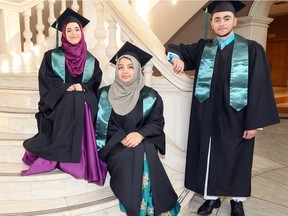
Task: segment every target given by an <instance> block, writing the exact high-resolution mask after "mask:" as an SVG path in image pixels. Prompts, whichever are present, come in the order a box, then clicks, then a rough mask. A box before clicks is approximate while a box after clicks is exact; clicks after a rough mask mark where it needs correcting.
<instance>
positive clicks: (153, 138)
mask: <svg viewBox="0 0 288 216" xmlns="http://www.w3.org/2000/svg"><path fill="white" fill-rule="evenodd" d="M151 57H152V56H151V55H149V54H148V53H146V52H144V51H143V50H141V49H139V48H138V47H136V46H134V45H133V44H131V43H129V42H126V43H125V44H124V45H123V47H122V48H121V49H120V50H119V51H118V52H117V54H116V55H115V56H114V57H113V58H112V60H111V62H112V63H113V64H115V65H116V72H115V80H114V82H113V83H112V84H111V85H109V86H105V87H103V88H101V89H100V90H99V111H98V116H97V123H96V128H97V130H96V137H97V145H98V149H99V156H100V158H101V159H102V160H103V161H105V163H106V164H107V168H108V171H109V173H110V176H111V179H110V186H111V189H112V190H113V192H114V194H115V195H116V197H117V198H118V199H119V201H120V209H121V211H123V212H126V214H127V215H129V216H142V215H143V216H146V215H151V216H152V215H155V216H156V215H171V216H175V215H177V214H178V212H179V211H180V205H179V203H178V202H177V199H178V197H177V194H176V192H175V191H174V189H173V187H172V185H171V183H170V181H169V178H168V176H167V174H166V172H165V170H164V167H163V165H162V163H161V161H160V159H159V156H158V152H159V153H160V154H165V134H164V131H163V127H164V117H163V102H162V99H161V97H160V95H159V94H158V93H157V92H156V91H155V90H154V89H152V88H150V87H147V86H145V85H144V77H143V75H142V72H141V67H142V66H144V65H145V64H146V63H147V62H148V61H149V60H150V58H151Z"/></svg>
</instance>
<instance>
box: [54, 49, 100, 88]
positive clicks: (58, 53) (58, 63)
mask: <svg viewBox="0 0 288 216" xmlns="http://www.w3.org/2000/svg"><path fill="white" fill-rule="evenodd" d="M51 58H52V68H53V70H54V73H55V74H56V75H58V76H59V77H60V78H61V79H62V80H63V83H65V69H66V67H65V54H64V52H63V50H62V49H61V48H56V49H54V50H53V51H52V56H51ZM94 66H95V58H94V57H93V56H92V55H91V53H89V52H87V57H86V62H85V67H84V72H83V76H82V83H87V82H88V81H89V80H90V79H91V77H92V76H93V71H94Z"/></svg>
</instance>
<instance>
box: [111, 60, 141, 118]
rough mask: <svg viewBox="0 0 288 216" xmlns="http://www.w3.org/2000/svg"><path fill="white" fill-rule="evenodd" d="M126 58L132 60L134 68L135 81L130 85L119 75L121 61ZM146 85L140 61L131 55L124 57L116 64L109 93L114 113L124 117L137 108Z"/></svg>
mask: <svg viewBox="0 0 288 216" xmlns="http://www.w3.org/2000/svg"><path fill="white" fill-rule="evenodd" d="M124 57H125V58H127V59H129V60H131V62H132V64H133V67H134V77H133V80H131V81H130V82H128V83H125V82H122V81H121V79H120V78H119V75H118V64H119V61H120V59H122V58H124ZM144 84H145V83H144V77H143V74H142V72H141V65H140V63H139V61H138V60H137V59H136V58H135V57H133V56H131V55H122V56H121V57H120V58H119V59H118V60H117V62H116V72H115V80H114V81H113V83H112V84H111V86H110V89H109V93H108V99H109V102H110V104H111V106H112V108H113V110H114V112H115V113H117V114H118V115H122V116H124V115H126V114H128V113H129V112H131V111H132V110H133V108H134V107H135V106H136V103H137V101H138V99H139V95H140V91H141V89H142V88H143V87H144Z"/></svg>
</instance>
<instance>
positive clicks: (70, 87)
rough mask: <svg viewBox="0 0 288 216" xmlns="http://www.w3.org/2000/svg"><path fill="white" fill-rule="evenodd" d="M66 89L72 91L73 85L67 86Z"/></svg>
mask: <svg viewBox="0 0 288 216" xmlns="http://www.w3.org/2000/svg"><path fill="white" fill-rule="evenodd" d="M66 91H69V92H71V91H74V85H71V86H69V88H67V90H66Z"/></svg>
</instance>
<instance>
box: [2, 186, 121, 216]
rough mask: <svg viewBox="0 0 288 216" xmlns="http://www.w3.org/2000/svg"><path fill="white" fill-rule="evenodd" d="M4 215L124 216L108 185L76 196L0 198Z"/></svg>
mask: <svg viewBox="0 0 288 216" xmlns="http://www.w3.org/2000/svg"><path fill="white" fill-rule="evenodd" d="M0 215H3V216H4V215H5V216H16V215H17V216H40V215H42V216H43V215H47V216H52V215H53V216H68V215H69V216H76V215H77V216H80V215H83V216H95V215H97V216H108V215H109V216H116V215H117V216H122V215H123V216H124V215H125V214H122V213H120V211H119V202H118V199H117V198H116V197H115V196H114V194H113V192H112V191H111V189H110V187H105V188H101V189H99V190H98V191H94V192H89V193H86V194H81V195H77V196H64V197H61V198H57V199H43V200H33V201H30V200H3V201H1V200H0Z"/></svg>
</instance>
